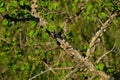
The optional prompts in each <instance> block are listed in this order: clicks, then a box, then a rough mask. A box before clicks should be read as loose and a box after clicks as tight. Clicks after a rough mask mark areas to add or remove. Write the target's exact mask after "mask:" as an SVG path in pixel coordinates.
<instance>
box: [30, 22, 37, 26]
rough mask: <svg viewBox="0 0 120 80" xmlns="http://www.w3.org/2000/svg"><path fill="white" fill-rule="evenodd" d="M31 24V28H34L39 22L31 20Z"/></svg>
mask: <svg viewBox="0 0 120 80" xmlns="http://www.w3.org/2000/svg"><path fill="white" fill-rule="evenodd" d="M29 25H30V27H31V28H34V27H35V26H36V25H37V23H36V22H35V21H30V24H29Z"/></svg>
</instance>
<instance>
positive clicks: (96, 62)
mask: <svg viewBox="0 0 120 80" xmlns="http://www.w3.org/2000/svg"><path fill="white" fill-rule="evenodd" d="M114 48H115V43H114V46H113V47H112V49H111V50H110V51H108V52H106V53H104V54H103V55H102V56H101V57H99V58H98V60H97V61H96V63H99V62H100V60H101V59H103V58H104V57H105V56H106V55H108V54H109V53H111V52H112V51H113V50H114Z"/></svg>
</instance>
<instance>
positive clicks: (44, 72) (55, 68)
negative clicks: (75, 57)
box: [28, 67, 73, 80]
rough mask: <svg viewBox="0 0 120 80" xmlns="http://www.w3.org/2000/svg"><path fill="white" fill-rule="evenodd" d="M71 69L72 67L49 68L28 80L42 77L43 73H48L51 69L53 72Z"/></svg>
mask: <svg viewBox="0 0 120 80" xmlns="http://www.w3.org/2000/svg"><path fill="white" fill-rule="evenodd" d="M72 68H73V67H64V68H49V69H47V70H45V71H41V72H40V73H39V74H37V75H35V76H33V77H31V78H29V79H28V80H33V79H35V78H36V77H38V76H40V75H42V74H44V73H46V72H48V71H51V69H53V70H63V69H72Z"/></svg>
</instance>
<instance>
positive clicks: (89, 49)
mask: <svg viewBox="0 0 120 80" xmlns="http://www.w3.org/2000/svg"><path fill="white" fill-rule="evenodd" d="M116 16H117V11H116V12H115V13H114V14H112V15H111V16H110V18H109V19H108V20H106V22H105V23H104V24H102V27H101V28H100V30H98V31H97V32H96V34H95V35H94V36H93V37H92V39H91V42H90V44H89V48H88V49H87V52H86V58H89V56H90V55H91V51H92V49H93V48H94V46H95V44H96V41H97V39H98V38H99V37H101V36H102V34H103V33H104V30H105V29H106V28H107V27H108V25H109V24H110V23H111V22H112V21H113V19H114V18H115V17H116Z"/></svg>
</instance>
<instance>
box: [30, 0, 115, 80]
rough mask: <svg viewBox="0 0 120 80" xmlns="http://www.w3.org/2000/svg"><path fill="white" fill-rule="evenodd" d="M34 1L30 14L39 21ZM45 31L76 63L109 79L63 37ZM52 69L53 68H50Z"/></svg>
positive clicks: (106, 23) (97, 34) (94, 39)
mask: <svg viewBox="0 0 120 80" xmlns="http://www.w3.org/2000/svg"><path fill="white" fill-rule="evenodd" d="M36 1H37V0H35V1H34V0H32V2H33V5H32V6H31V8H32V13H31V15H33V16H35V17H36V18H37V19H39V22H40V20H41V19H40V15H39V14H38V13H37V11H36V10H34V9H36V7H37V5H36ZM116 15H117V13H115V14H114V15H113V16H111V18H110V19H108V20H107V21H106V22H105V23H104V25H103V27H102V28H101V30H100V31H98V32H97V33H96V36H95V37H93V40H92V43H94V41H96V39H97V37H98V36H99V34H101V33H102V32H103V30H104V29H105V28H106V27H107V25H108V23H109V22H110V20H111V19H112V18H114V17H115V16H116ZM38 24H39V25H41V23H38ZM46 32H47V33H48V34H49V35H50V36H51V37H52V38H54V39H56V41H57V42H58V43H59V46H60V47H61V48H62V49H63V50H64V51H65V52H66V53H67V54H69V55H71V56H73V57H74V58H75V59H76V61H77V63H78V64H82V65H84V66H85V67H86V68H87V70H89V71H90V72H92V73H93V74H98V75H99V76H101V77H102V78H103V79H105V80H108V79H109V76H108V75H106V74H105V73H104V72H103V71H99V70H96V69H95V66H94V65H93V64H92V62H90V61H89V60H88V59H87V58H84V57H83V56H81V55H80V53H79V52H78V51H77V50H75V49H73V47H72V46H71V45H69V43H68V42H66V41H65V39H63V38H61V36H59V35H56V34H55V33H53V32H50V31H49V30H46ZM90 46H91V44H90ZM52 69H53V68H52ZM50 70H51V68H49V69H48V70H47V71H50ZM47 71H45V72H47ZM40 74H42V73H40ZM40 74H38V76H39V75H40Z"/></svg>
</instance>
